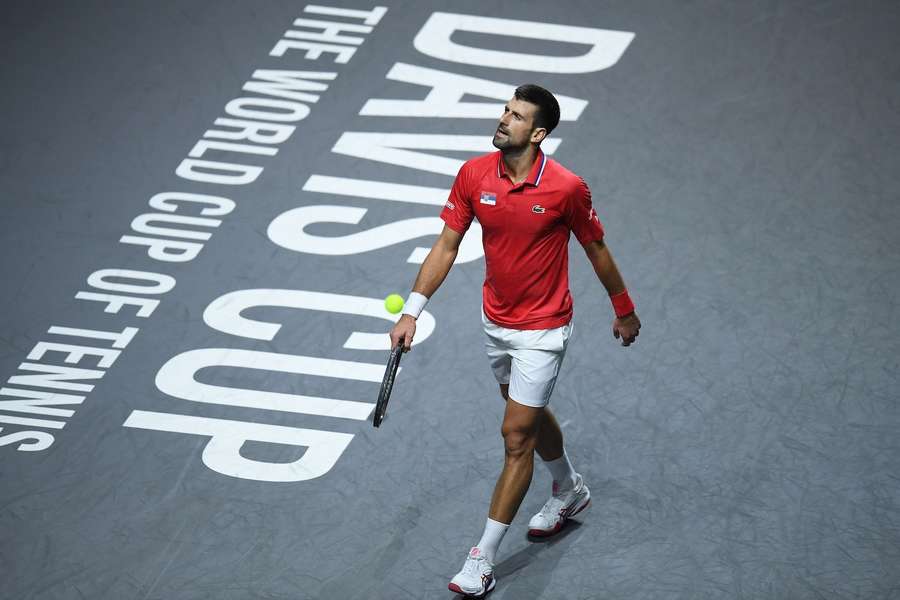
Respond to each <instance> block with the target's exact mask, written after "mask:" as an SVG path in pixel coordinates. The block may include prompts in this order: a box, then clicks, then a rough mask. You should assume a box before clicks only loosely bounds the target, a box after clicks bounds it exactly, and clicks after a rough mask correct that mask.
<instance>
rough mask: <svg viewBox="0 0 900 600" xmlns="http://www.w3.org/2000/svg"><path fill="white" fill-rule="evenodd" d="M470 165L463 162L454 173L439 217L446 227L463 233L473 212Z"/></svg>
mask: <svg viewBox="0 0 900 600" xmlns="http://www.w3.org/2000/svg"><path fill="white" fill-rule="evenodd" d="M471 171H472V167H471V166H470V165H469V163H468V162H467V163H465V164H463V166H462V167H460V169H459V173H457V174H456V179H455V180H454V181H453V187H452V188H451V189H450V197H449V198H447V203H446V204H445V205H444V210H442V211H441V219H443V220H444V222H445V223H446V224H447V227H449V228H450V229H452V230H453V231H455V232H456V233H458V234H460V235H463V234H465V233H466V231H467V230H468V229H469V225H471V224H472V219H473V218H474V216H475V212H474V211H473V210H472V173H471Z"/></svg>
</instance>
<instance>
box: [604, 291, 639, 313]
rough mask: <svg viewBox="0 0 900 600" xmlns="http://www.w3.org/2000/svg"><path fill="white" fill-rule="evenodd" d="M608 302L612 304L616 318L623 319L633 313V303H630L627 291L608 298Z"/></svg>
mask: <svg viewBox="0 0 900 600" xmlns="http://www.w3.org/2000/svg"><path fill="white" fill-rule="evenodd" d="M609 300H610V302H612V305H613V310H614V311H616V316H617V317H625V316H627V315H630V314H631V313H633V312H634V302H632V301H631V297H630V296H629V295H628V290H625V291H623V292H619V293H618V294H615V295H613V296H610V297H609Z"/></svg>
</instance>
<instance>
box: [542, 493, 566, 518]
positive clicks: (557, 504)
mask: <svg viewBox="0 0 900 600" xmlns="http://www.w3.org/2000/svg"><path fill="white" fill-rule="evenodd" d="M565 505H566V503H565V502H563V500H562V498H557V497H556V496H552V497H551V498H550V499H549V500H547V502H546V504H544V506H543V507H542V508H541V514H542V515H544V516H554V517H555V516H556V515H558V514H559V511H560V510H562V508H563V507H564V506H565Z"/></svg>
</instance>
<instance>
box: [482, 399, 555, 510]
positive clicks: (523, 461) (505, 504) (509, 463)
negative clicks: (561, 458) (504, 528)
mask: <svg viewBox="0 0 900 600" xmlns="http://www.w3.org/2000/svg"><path fill="white" fill-rule="evenodd" d="M543 413H544V409H543V407H535V406H527V405H525V404H520V403H519V402H517V401H516V400H515V399H510V401H508V402H507V403H506V411H505V413H504V415H503V425H502V427H501V428H500V431H501V433H502V435H503V448H504V453H505V457H504V463H503V471H502V472H501V473H500V477H499V478H498V479H497V485H496V486H494V494H493V496H492V498H491V509H490V513H489V516H490V518H491V519H493V520H494V521H499V522H500V523H510V522H512V520H513V517H514V516H515V515H516V512H517V511H518V510H519V505H520V504H521V503H522V499H523V498H525V493H526V492H527V491H528V487H529V486H530V485H531V477H532V475H533V473H534V449H535V446H536V445H537V437H538V430H539V428H540V425H541V421H542V419H543Z"/></svg>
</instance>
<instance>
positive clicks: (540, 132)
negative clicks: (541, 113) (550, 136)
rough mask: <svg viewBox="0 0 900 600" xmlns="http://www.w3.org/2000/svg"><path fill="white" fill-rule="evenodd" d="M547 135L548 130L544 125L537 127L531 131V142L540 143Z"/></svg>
mask: <svg viewBox="0 0 900 600" xmlns="http://www.w3.org/2000/svg"><path fill="white" fill-rule="evenodd" d="M545 137H547V130H546V129H544V128H543V127H535V128H534V129H533V130H532V132H531V143H532V144H540V143H541V142H543V141H544V138H545Z"/></svg>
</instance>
